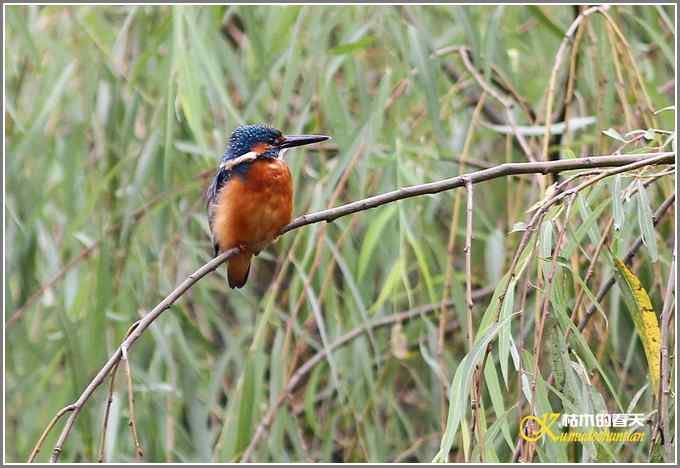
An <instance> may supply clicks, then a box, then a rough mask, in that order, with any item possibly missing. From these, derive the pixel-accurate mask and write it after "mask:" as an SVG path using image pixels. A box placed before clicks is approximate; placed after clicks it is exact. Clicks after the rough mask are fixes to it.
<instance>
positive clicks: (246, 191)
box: [206, 125, 330, 288]
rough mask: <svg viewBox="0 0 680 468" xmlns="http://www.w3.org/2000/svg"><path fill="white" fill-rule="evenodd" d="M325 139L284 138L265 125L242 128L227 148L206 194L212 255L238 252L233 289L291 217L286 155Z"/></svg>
mask: <svg viewBox="0 0 680 468" xmlns="http://www.w3.org/2000/svg"><path fill="white" fill-rule="evenodd" d="M329 139H330V137H329V136H326V135H283V134H282V133H281V131H280V130H277V129H276V128H272V127H270V126H267V125H242V126H240V127H237V128H236V129H235V130H234V132H233V133H232V134H231V138H230V139H229V144H228V146H227V149H226V151H225V152H224V155H223V156H222V159H221V161H220V164H219V166H218V168H217V172H216V174H215V177H214V178H213V181H212V183H211V184H210V187H209V188H208V191H207V193H206V198H207V205H208V223H209V227H210V236H211V241H212V245H213V249H214V256H217V255H219V254H220V252H224V251H227V250H229V249H232V248H234V247H238V248H239V252H238V254H236V255H234V256H233V257H231V258H230V259H229V260H228V262H229V263H228V266H227V279H228V281H229V286H230V287H231V288H241V287H243V286H244V285H245V284H246V281H247V280H248V273H249V272H250V261H251V259H252V257H253V255H257V254H258V253H260V251H261V250H262V249H264V248H265V247H266V246H267V245H269V244H270V243H271V242H272V241H273V240H274V239H275V238H276V237H277V236H278V234H279V233H280V232H281V229H283V228H284V227H285V226H286V225H287V224H288V223H290V221H291V219H292V216H293V178H292V176H291V174H290V169H289V168H288V164H286V162H285V161H284V160H283V155H284V153H285V152H286V151H287V150H288V149H289V148H293V147H296V146H302V145H309V144H312V143H318V142H321V141H326V140H329Z"/></svg>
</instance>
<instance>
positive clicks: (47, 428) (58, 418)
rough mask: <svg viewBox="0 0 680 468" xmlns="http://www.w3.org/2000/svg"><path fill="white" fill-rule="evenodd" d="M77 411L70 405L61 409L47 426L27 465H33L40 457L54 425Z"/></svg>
mask: <svg viewBox="0 0 680 468" xmlns="http://www.w3.org/2000/svg"><path fill="white" fill-rule="evenodd" d="M75 409H76V407H75V405H68V406H65V407H63V408H62V409H60V410H59V411H58V412H57V414H55V415H54V417H53V418H52V420H51V421H50V423H49V424H48V425H47V427H46V428H45V430H44V431H43V433H42V434H41V435H40V438H39V439H38V443H36V444H35V447H33V450H31V455H30V456H29V457H28V460H27V463H32V462H33V460H35V457H37V456H38V453H39V452H40V449H41V448H42V445H43V443H44V442H45V439H46V438H47V434H49V433H50V431H51V430H52V428H53V427H54V425H55V424H57V422H58V421H59V420H60V419H61V417H62V416H63V415H65V414H66V413H68V412H70V411H74V410H75Z"/></svg>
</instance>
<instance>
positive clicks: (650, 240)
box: [637, 180, 659, 263]
mask: <svg viewBox="0 0 680 468" xmlns="http://www.w3.org/2000/svg"><path fill="white" fill-rule="evenodd" d="M637 185H638V204H637V206H638V223H639V224H640V233H641V234H642V242H643V243H644V244H645V246H647V250H649V256H650V258H651V260H652V262H653V263H655V262H656V261H657V260H658V258H659V253H658V251H657V247H656V231H655V230H654V214H653V213H652V208H651V206H650V202H649V196H648V195H647V189H646V188H645V186H644V184H643V183H642V181H641V180H638V182H637Z"/></svg>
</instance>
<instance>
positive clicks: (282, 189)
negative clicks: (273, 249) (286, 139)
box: [213, 159, 293, 254]
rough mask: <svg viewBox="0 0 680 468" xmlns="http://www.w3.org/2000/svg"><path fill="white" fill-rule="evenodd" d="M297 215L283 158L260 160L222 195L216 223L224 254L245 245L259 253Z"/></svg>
mask: <svg viewBox="0 0 680 468" xmlns="http://www.w3.org/2000/svg"><path fill="white" fill-rule="evenodd" d="M292 215H293V179H292V177H291V174H290V170H289V169H288V165H287V164H286V163H285V162H283V161H282V160H280V159H258V160H256V161H255V162H253V163H252V165H251V166H250V168H249V169H248V171H247V172H246V174H245V176H240V175H238V174H234V175H233V176H232V178H231V180H229V182H227V183H226V184H225V185H224V187H223V188H222V190H221V191H220V193H219V195H218V201H217V207H216V210H215V221H214V224H213V229H214V234H215V239H216V240H217V243H218V244H219V246H220V250H221V251H225V250H228V249H231V248H233V247H236V246H239V245H244V246H246V247H247V248H248V249H249V250H250V251H251V252H252V253H255V254H257V253H259V252H260V250H262V249H264V248H265V247H266V246H267V244H269V243H270V242H271V241H272V240H274V238H275V237H276V235H277V234H278V232H279V231H280V230H281V229H282V228H283V227H284V226H285V225H286V224H288V223H290V220H291V218H292Z"/></svg>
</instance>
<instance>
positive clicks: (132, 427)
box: [121, 346, 144, 460]
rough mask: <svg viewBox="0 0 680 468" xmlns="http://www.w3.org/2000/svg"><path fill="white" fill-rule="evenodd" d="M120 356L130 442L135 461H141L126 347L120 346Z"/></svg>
mask: <svg viewBox="0 0 680 468" xmlns="http://www.w3.org/2000/svg"><path fill="white" fill-rule="evenodd" d="M121 356H122V359H123V363H124V364H125V376H126V378H127V390H128V411H129V412H130V421H129V423H128V424H129V426H130V431H131V432H132V441H133V442H134V444H135V453H136V455H137V459H138V460H141V459H142V458H144V450H142V444H140V443H139V434H138V433H137V418H135V397H134V393H133V391H132V370H131V369H130V359H128V353H127V347H126V346H121Z"/></svg>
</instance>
